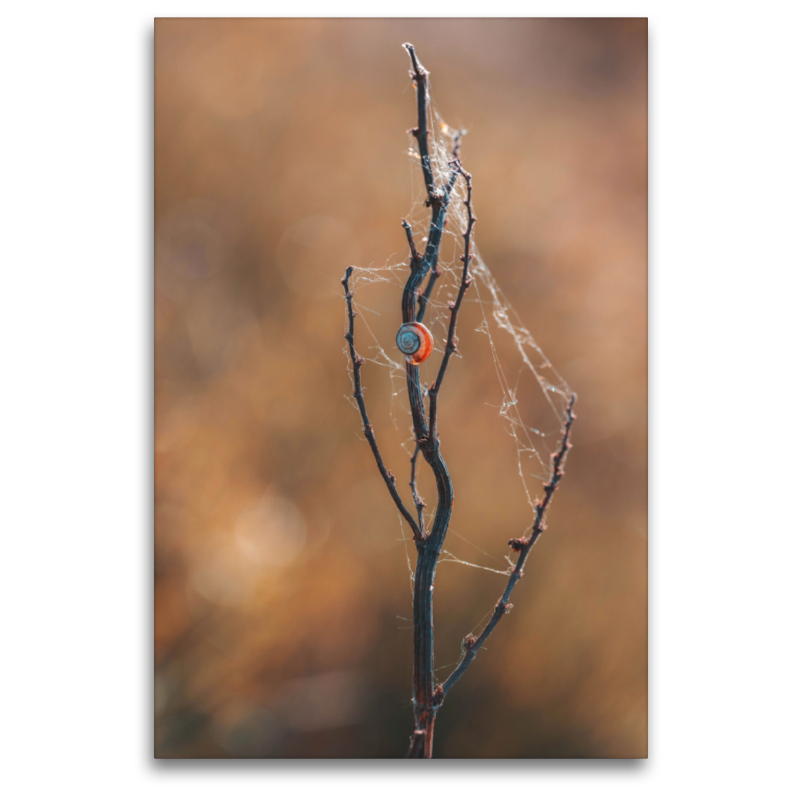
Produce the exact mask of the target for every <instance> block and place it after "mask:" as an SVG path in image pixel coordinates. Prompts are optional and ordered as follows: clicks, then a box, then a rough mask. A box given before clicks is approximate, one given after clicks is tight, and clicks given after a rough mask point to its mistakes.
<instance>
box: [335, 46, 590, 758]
mask: <svg viewBox="0 0 800 800" xmlns="http://www.w3.org/2000/svg"><path fill="white" fill-rule="evenodd" d="M404 47H405V48H406V50H407V51H408V54H409V56H410V58H411V66H412V70H411V77H412V79H413V81H414V85H415V87H416V96H417V127H416V128H414V129H413V130H412V131H411V133H412V134H413V135H414V136H415V137H416V139H417V145H418V148H419V155H420V164H421V166H422V175H423V179H424V181H425V189H426V193H427V199H426V202H425V205H426V206H427V207H429V208H430V209H431V221H430V228H429V232H428V238H427V242H426V245H425V251H424V253H420V252H419V251H418V250H417V248H416V245H415V243H414V236H413V232H412V230H411V226H410V225H409V223H408V222H407V221H406V220H402V225H403V229H404V230H405V234H406V238H407V240H408V247H409V252H410V261H409V275H408V279H407V280H406V284H405V287H404V290H403V298H402V319H403V323H413V322H420V321H422V319H423V317H424V315H425V311H426V309H427V306H428V303H429V301H430V298H431V295H432V292H433V290H434V287H435V285H436V281H437V280H438V278H439V277H440V275H441V271H440V270H439V268H438V260H439V249H440V246H441V241H442V235H443V232H444V226H445V223H446V220H447V212H448V208H449V204H450V198H451V195H452V192H453V189H454V187H455V184H456V181H457V180H458V178H459V177H461V178H462V179H463V180H464V182H465V184H466V188H467V196H466V200H464V205H465V206H466V210H467V226H466V229H465V231H464V232H463V238H464V252H463V255H462V256H461V261H462V263H463V268H462V271H461V281H460V284H459V288H458V294H457V296H456V299H455V300H454V301H452V302H450V303H449V307H450V323H449V327H448V332H447V339H446V341H445V350H444V355H443V356H442V361H441V363H440V365H439V370H438V373H437V376H436V380H435V381H434V383H433V384H432V385H431V386H430V387H429V388H428V390H427V392H425V391H424V390H423V387H422V385H421V384H420V377H419V366H418V365H417V364H414V363H412V362H411V361H410V360H408V359H407V360H406V385H407V389H408V400H409V406H410V410H411V419H412V425H413V429H414V439H415V447H414V454H413V455H412V456H411V481H410V484H409V485H410V487H411V494H412V497H413V499H414V505H415V507H416V512H417V519H416V520H414V518H413V516H412V514H411V513H410V512H409V510H408V509H407V508H406V506H405V504H404V503H403V501H402V500H401V498H400V496H399V495H398V493H397V489H396V488H395V478H394V476H393V475H392V473H391V472H389V470H388V469H386V466H385V465H384V463H383V459H382V457H381V455H380V452H379V450H378V446H377V444H376V442H375V437H374V435H373V432H372V426H371V425H370V423H369V418H368V417H367V410H366V405H365V403H364V395H363V390H362V388H361V365H362V364H363V363H364V359H362V358H361V357H360V356H358V355H357V353H356V351H355V346H354V342H353V329H354V319H355V316H356V314H355V312H354V311H353V302H352V299H353V295H352V292H351V290H350V285H349V279H350V275H351V274H352V271H353V267H348V268H347V271H346V272H345V276H344V279H343V280H342V284H343V285H344V290H345V297H346V299H347V311H348V321H349V322H348V332H347V333H346V334H345V339H347V341H348V344H349V348H350V359H351V361H352V363H353V397H355V398H356V401H357V403H358V407H359V410H360V412H361V419H362V422H363V424H364V433H365V435H366V437H367V440H368V441H369V443H370V447H371V448H372V452H373V454H374V456H375V461H376V463H377V464H378V469H379V470H380V472H381V475H383V478H384V481H385V482H386V486H387V488H388V489H389V492H390V494H391V495H392V499H393V500H394V502H395V504H396V505H397V508H398V509H399V511H400V513H401V514H402V516H403V518H404V519H405V520H406V522H408V523H409V525H410V526H411V529H412V531H413V534H414V542H415V544H416V549H417V563H416V568H415V572H414V591H413V595H414V601H413V603H414V611H413V620H414V675H413V682H414V731H413V734H412V736H411V742H410V747H409V757H410V758H431V756H432V752H433V728H434V723H435V721H436V714H437V712H438V710H439V708H440V706H441V704H442V702H443V701H444V697H445V695H446V694H447V692H448V691H449V690H450V689H451V688H452V687H453V685H454V684H455V683H456V681H458V679H459V678H460V677H461V675H463V674H464V672H465V670H466V669H467V668H468V667H469V665H470V664H471V663H472V661H473V660H474V658H475V655H476V653H477V651H478V650H479V649H480V647H481V646H482V645H483V644H484V642H485V641H486V639H487V638H488V637H489V635H490V634H491V633H492V631H493V630H494V628H495V626H496V625H497V623H498V622H499V620H500V618H501V617H502V616H503V614H505V613H507V612H508V610H509V609H510V608H511V606H510V604H509V602H508V601H509V597H510V596H511V592H512V591H513V589H514V586H515V585H516V583H517V581H518V580H519V579H520V577H521V576H522V569H523V567H524V565H525V561H526V559H527V557H528V554H529V553H530V551H531V548H532V547H533V545H534V544H535V543H536V540H537V539H538V538H539V536H540V535H541V533H542V531H543V530H544V528H545V526H544V518H545V514H546V512H547V509H548V506H549V504H550V500H551V498H552V496H553V493H554V492H555V490H556V487H557V486H558V482H559V481H560V480H561V477H562V476H563V469H562V468H563V464H564V459H565V457H566V454H567V450H568V449H569V447H570V446H571V445H570V443H569V435H570V430H571V427H572V423H573V421H574V419H575V417H574V415H573V406H574V404H575V396H574V395H573V396H572V398H571V399H570V402H569V405H568V407H567V411H566V416H565V422H564V428H563V431H562V440H561V446H560V449H559V450H558V452H556V453H554V454H553V456H552V462H551V468H552V471H551V475H550V479H549V481H548V482H547V483H546V484H544V498H543V499H542V500H540V501H539V502H538V503H537V505H536V509H535V512H536V516H535V520H534V524H533V529H532V531H531V534H530V536H529V537H527V538H525V539H512V540H511V541H510V542H509V544H510V546H511V547H512V548H513V549H514V550H515V551H516V552H518V553H519V557H518V559H517V562H516V564H515V565H514V568H513V570H512V572H511V573H510V576H509V579H508V584H507V586H506V589H505V591H504V592H503V595H502V597H501V598H500V600H498V602H497V604H496V605H495V608H494V611H493V613H492V616H491V618H490V620H489V622H488V623H487V624H486V626H485V627H484V629H483V630H482V631H481V633H480V635H479V636H477V637H475V636H473V635H472V634H470V635H469V636H467V637H466V638H465V639H464V642H463V647H462V653H463V655H462V658H461V660H460V661H459V662H458V664H457V666H456V668H455V669H454V670H453V672H452V674H451V675H450V677H448V678H447V680H446V681H445V682H444V683H443V684H440V685H439V686H436V687H435V688H434V678H433V587H434V582H435V577H436V567H437V564H438V560H439V556H440V554H441V552H442V550H443V546H444V541H445V537H446V535H447V531H448V528H449V525H450V518H451V515H452V510H453V483H452V480H451V478H450V473H449V471H448V469H447V465H446V464H445V461H444V459H443V457H442V454H441V451H440V444H439V435H438V430H437V418H438V402H439V391H440V389H441V387H442V383H443V381H444V378H445V375H446V373H447V369H448V366H449V364H450V359H451V357H452V355H453V354H454V353H456V352H458V337H457V336H456V328H457V322H458V313H459V310H460V308H461V303H462V301H463V299H464V295H465V294H466V291H467V289H469V287H470V286H471V284H472V282H473V278H472V275H471V274H470V271H469V267H470V262H471V260H472V258H473V253H472V239H473V228H474V226H475V223H476V221H477V220H476V218H475V215H474V213H473V208H472V176H471V175H470V174H469V173H468V172H466V171H465V170H464V169H463V167H462V165H461V160H460V148H461V137H462V135H463V133H464V131H458V132H456V134H455V136H454V143H453V151H452V155H453V160H452V161H451V162H450V164H449V166H450V172H449V174H448V175H447V177H446V179H444V180H443V181H442V183H441V185H440V186H437V185H436V181H435V177H434V174H433V169H432V166H431V159H430V149H429V145H430V143H429V131H428V72H427V70H426V69H425V68H424V67H423V66H422V64H420V62H419V60H418V59H417V55H416V52H415V51H414V48H413V46H412V45H410V44H406V45H404ZM426 277H427V279H428V280H427V284H426V285H425V289H424V290H422V291H421V287H422V285H423V282H424V281H425V279H426ZM426 393H427V395H428V398H429V400H428V402H429V407H428V414H427V415H426V413H425V404H424V398H425V394H426ZM420 454H422V457H423V458H424V459H425V461H426V462H427V464H428V466H429V467H430V468H431V471H432V472H433V476H434V479H435V481H436V495H437V502H436V511H435V512H434V516H433V521H432V523H431V527H430V531H426V530H425V525H424V514H423V509H424V508H425V502H424V501H423V500H422V498H421V497H420V496H419V493H418V491H417V463H418V458H419V455H420Z"/></svg>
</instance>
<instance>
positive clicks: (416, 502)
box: [409, 445, 425, 530]
mask: <svg viewBox="0 0 800 800" xmlns="http://www.w3.org/2000/svg"><path fill="white" fill-rule="evenodd" d="M418 456H419V445H415V447H414V455H413V456H411V483H410V484H409V486H410V487H411V495H412V496H413V498H414V505H415V506H416V507H417V519H418V521H419V528H420V530H425V521H424V519H423V516H422V510H423V509H424V508H425V501H424V500H423V499H422V498H421V497H420V496H419V495H418V494H417V457H418Z"/></svg>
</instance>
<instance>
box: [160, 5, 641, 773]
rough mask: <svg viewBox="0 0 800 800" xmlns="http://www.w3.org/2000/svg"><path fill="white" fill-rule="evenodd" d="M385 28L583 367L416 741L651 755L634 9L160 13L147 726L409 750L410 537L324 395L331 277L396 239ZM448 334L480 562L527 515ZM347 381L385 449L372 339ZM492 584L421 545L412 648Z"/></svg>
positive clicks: (397, 60)
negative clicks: (557, 13) (490, 629)
mask: <svg viewBox="0 0 800 800" xmlns="http://www.w3.org/2000/svg"><path fill="white" fill-rule="evenodd" d="M406 41H411V42H413V43H414V45H415V46H416V48H417V52H418V53H419V55H420V58H421V60H422V62H423V63H424V65H425V66H426V67H427V68H428V69H429V70H430V72H431V76H432V94H433V98H434V102H435V104H436V107H437V109H438V110H439V111H440V112H441V113H442V115H443V116H444V117H445V119H447V121H448V122H450V123H451V124H452V125H454V126H457V127H466V128H468V129H469V135H468V136H467V137H466V138H465V140H464V145H463V150H462V155H463V159H464V163H465V166H466V168H467V169H469V171H470V172H471V173H472V175H473V181H474V186H475V190H474V201H475V209H476V213H477V216H478V219H479V224H478V226H477V228H476V236H477V241H478V243H479V247H480V251H481V254H482V256H483V258H484V260H485V261H486V263H487V264H488V265H489V267H490V268H491V269H492V272H493V274H494V276H495V277H496V278H497V280H498V281H499V282H500V284H501V286H503V288H504V290H505V292H506V294H508V295H509V296H510V297H512V298H513V302H514V305H515V308H516V310H517V311H518V312H519V314H520V316H521V318H522V319H523V320H524V321H525V322H526V324H527V326H528V327H529V328H530V329H531V331H532V333H533V334H534V336H535V337H536V338H537V341H538V342H539V344H541V345H542V347H543V349H544V351H545V352H546V353H547V355H548V356H549V357H550V359H551V360H552V361H553V363H554V364H555V365H556V367H557V368H558V369H559V371H560V372H561V374H562V375H563V376H564V378H565V379H566V380H567V381H568V382H569V384H570V385H571V386H572V387H573V388H574V390H575V391H576V392H577V394H578V397H579V400H578V405H577V414H578V421H577V423H576V426H575V431H574V438H573V442H574V447H573V450H572V452H571V454H570V459H569V462H568V465H567V469H566V473H567V474H566V477H565V479H564V481H563V482H562V486H561V488H560V489H559V492H558V494H557V495H556V497H555V500H554V503H553V510H552V513H551V516H550V519H549V529H548V531H547V533H546V535H545V536H543V537H542V540H541V541H540V542H539V543H538V544H537V546H536V548H535V550H534V551H533V553H532V555H531V558H530V560H529V562H528V567H527V569H526V574H525V577H524V579H523V580H522V581H521V583H520V584H519V586H518V588H517V590H516V592H515V595H514V598H513V600H514V610H513V612H512V613H511V614H510V615H508V616H507V617H506V618H504V620H503V621H502V623H501V624H500V626H499V627H498V629H497V631H496V632H495V633H494V635H493V637H492V639H490V641H489V643H488V646H487V650H486V651H485V652H482V653H481V654H480V655H479V656H478V658H477V659H476V661H475V663H474V664H473V666H472V667H471V668H470V670H469V672H468V673H467V674H466V676H465V677H464V678H463V679H462V680H461V682H460V683H459V684H458V685H457V687H456V688H454V689H453V691H452V692H451V694H450V695H449V696H448V698H447V701H446V703H445V705H444V706H443V708H442V711H441V712H440V715H439V717H438V719H437V724H436V740H435V745H434V748H435V754H436V755H437V756H439V757H487V758H500V757H592V758H603V757H623V758H629V757H641V756H644V755H646V752H647V539H646V534H647V404H646V403H647V398H646V392H647V340H646V335H647V297H646V291H647V22H646V20H642V19H592V20H578V19H573V20H557V19H550V20H535V19H534V20H529V19H517V20H474V19H470V20H444V19H439V20H419V19H411V20H397V19H395V20H377V19H371V20H326V19H313V20H312V19H309V20H288V19H287V20H283V19H280V20H278V19H269V20H189V19H164V20H157V22H156V36H155V348H156V356H155V368H156V378H155V407H156V418H155V434H156V436H155V459H156V462H155V463H156V468H155V481H156V485H155V498H156V523H155V574H156V577H155V661H156V664H155V669H156V678H155V688H156V697H155V704H156V732H155V748H156V755H158V756H161V757H209V758H231V757H274V758H283V757H301V758H302V757H307V758H321V757H334V758H349V757H369V758H371V757H399V756H403V755H405V751H406V748H407V743H408V737H409V735H410V733H411V724H412V714H411V646H412V642H411V631H410V629H409V623H408V621H407V620H408V618H409V617H410V591H409V574H408V563H407V560H406V548H405V546H404V544H403V542H402V541H400V536H401V532H400V526H399V524H398V521H397V514H396V511H395V509H394V506H393V505H392V502H391V500H390V498H389V496H388V494H387V493H386V491H385V487H384V486H383V484H382V482H381V478H380V476H379V474H378V472H377V470H376V468H375V464H374V461H373V460H372V456H371V453H370V451H369V447H368V446H367V444H366V442H365V441H364V439H363V435H362V434H361V431H360V422H359V419H358V415H357V413H356V412H355V411H354V410H353V408H352V406H351V405H350V404H349V402H348V400H347V395H348V394H349V393H350V391H351V389H350V384H349V376H348V372H347V360H346V357H345V355H344V353H343V344H344V342H343V339H342V334H343V332H344V303H343V300H342V296H341V285H340V280H341V277H342V274H343V272H344V268H345V267H346V266H347V265H348V264H356V265H361V266H367V265H369V264H370V263H377V264H382V263H385V262H386V260H387V259H388V258H390V257H393V255H394V257H395V260H396V259H397V258H401V257H402V256H398V255H397V254H402V252H403V248H404V246H405V237H404V235H403V232H402V229H401V228H400V225H399V220H400V217H401V216H403V215H404V214H407V213H408V212H409V209H410V205H411V200H412V198H413V197H415V196H417V195H415V194H414V188H415V187H414V184H413V182H412V178H411V175H410V168H409V158H408V156H407V150H408V147H409V137H408V134H407V132H406V131H407V130H408V129H409V128H411V127H412V126H413V125H414V124H415V119H414V95H413V88H412V86H411V81H410V79H409V77H408V61H407V56H406V53H405V52H404V51H403V50H402V48H401V45H402V43H403V42H406ZM415 179H416V178H415ZM298 232H299V233H298ZM309 232H310V233H309ZM397 307H398V309H399V297H398V298H397ZM387 324H388V323H387ZM465 324H466V323H465ZM391 325H394V323H393V322H392V323H391V324H390V327H391ZM395 327H396V325H395ZM356 335H357V337H358V335H359V334H358V330H357V333H356ZM388 344H389V343H387V346H388ZM466 365H467V362H466V360H457V361H456V362H455V363H454V364H453V365H451V368H450V373H451V374H450V375H449V376H448V381H452V383H451V384H448V390H449V391H451V392H452V394H450V395H449V396H448V397H443V399H442V405H441V412H440V413H441V414H442V419H443V420H445V419H446V420H447V422H446V423H445V422H444V421H443V423H442V425H443V434H442V447H443V450H444V451H445V452H446V454H447V459H448V464H449V465H450V468H451V472H452V473H453V479H454V483H455V488H456V507H455V517H454V526H455V527H456V528H457V530H458V531H459V532H460V534H463V536H464V538H465V539H466V540H467V542H468V544H465V549H464V550H462V551H461V555H462V556H463V557H464V558H465V559H467V558H468V559H470V560H474V559H478V560H479V562H480V563H484V564H494V565H495V566H496V563H494V562H492V561H490V560H488V559H489V558H490V557H496V559H500V560H502V558H503V556H504V555H505V554H506V553H507V552H508V548H507V545H506V542H507V540H508V539H509V538H510V537H511V536H518V535H520V533H521V532H522V528H523V527H524V525H525V524H526V522H527V518H526V517H525V509H524V505H520V504H519V483H518V481H517V480H515V472H516V465H515V463H514V462H513V459H512V460H511V461H508V460H504V458H501V456H502V455H503V450H502V448H503V447H504V446H506V445H503V444H498V445H497V447H498V449H497V451H496V452H495V451H494V450H493V448H494V447H495V440H496V438H497V437H496V436H495V435H494V433H493V432H492V431H491V430H490V429H488V428H484V427H482V426H480V425H476V424H474V423H473V417H471V416H470V414H471V413H472V412H471V406H474V405H476V404H484V405H485V403H484V400H483V398H482V397H481V387H482V381H481V379H482V376H481V375H480V374H475V373H474V371H473V372H470V370H469V369H467V368H466ZM364 381H365V384H366V385H367V387H368V401H369V403H370V406H371V408H373V409H374V410H375V416H376V420H375V426H376V434H377V436H378V439H379V441H380V442H381V443H382V446H383V442H384V441H385V442H386V447H385V454H386V458H387V462H389V466H390V468H392V469H393V470H394V471H395V472H398V473H400V472H403V474H405V473H404V471H405V469H406V466H405V463H403V462H401V460H400V459H401V458H402V451H401V450H400V448H399V445H398V444H397V441H396V439H397V437H396V434H395V432H394V429H393V427H392V425H391V422H390V419H389V417H388V414H387V413H385V408H387V407H388V404H389V385H388V382H387V381H386V379H385V376H384V375H381V371H380V370H379V369H377V367H375V366H374V365H372V364H370V363H368V364H367V365H366V366H365V369H364ZM401 399H402V398H401ZM445 425H446V426H447V427H446V428H445V427H444V426H445ZM489 467H490V468H489ZM506 468H507V470H508V471H507V473H506V472H505V470H506ZM470 547H473V548H474V549H473V550H472V551H471V550H470ZM476 550H480V551H481V552H485V553H487V554H489V556H485V555H481V553H478V554H477V555H476V552H475V551H476ZM412 556H413V554H412ZM481 559H482V560H481ZM503 584H504V581H503V578H502V577H501V576H499V575H496V574H494V573H490V572H486V571H480V570H473V569H470V568H468V567H465V566H462V565H458V564H453V563H445V564H442V566H441V567H440V570H439V573H438V575H437V593H436V605H435V611H436V647H437V664H439V665H440V666H441V667H444V666H446V665H448V664H451V663H452V662H454V661H456V660H457V658H458V655H459V646H460V642H461V639H462V637H463V636H464V635H465V634H466V633H468V632H469V631H470V630H472V629H473V628H474V627H475V626H477V625H478V624H479V623H480V621H481V619H482V618H483V617H484V615H485V614H486V612H487V611H489V610H490V609H491V607H492V605H493V603H494V602H495V600H496V599H497V597H498V596H499V594H500V593H501V591H502V586H503ZM446 672H447V671H446V670H445V671H444V675H446ZM440 677H441V676H440Z"/></svg>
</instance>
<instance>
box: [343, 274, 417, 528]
mask: <svg viewBox="0 0 800 800" xmlns="http://www.w3.org/2000/svg"><path fill="white" fill-rule="evenodd" d="M352 274H353V267H348V268H347V269H346V270H345V273H344V278H342V286H344V296H345V299H346V300H347V318H348V329H347V333H345V335H344V338H345V339H346V340H347V344H348V346H349V349H350V360H351V362H352V363H353V397H355V399H356V402H357V403H358V410H359V411H360V412H361V421H362V422H363V423H364V435H365V436H366V437H367V441H368V442H369V446H370V447H371V448H372V454H373V455H374V456H375V462H376V463H377V465H378V469H379V470H380V473H381V475H382V476H383V480H384V481H385V483H386V487H387V488H388V489H389V494H390V495H391V496H392V500H394V503H395V505H396V506H397V508H398V510H399V511H400V513H401V514H402V515H403V518H404V519H405V520H406V522H407V523H408V524H409V525H410V526H411V530H412V531H413V533H414V539H415V540H418V539H421V538H422V531H421V529H420V527H419V526H418V525H417V523H416V521H415V520H414V517H413V516H411V513H410V512H409V510H408V509H407V508H406V506H405V503H403V501H402V499H401V498H400V495H399V494H398V493H397V488H396V487H395V477H394V475H392V473H391V472H390V471H389V470H388V469H386V465H385V464H384V463H383V457H382V456H381V453H380V450H378V443H377V442H376V441H375V434H374V433H373V431H372V425H371V424H370V421H369V416H368V415H367V404H366V403H365V402H364V390H363V389H362V387H361V365H362V364H363V363H364V359H363V358H361V356H359V355H358V354H357V353H356V348H355V344H354V340H353V329H354V323H355V318H356V314H355V311H353V293H352V292H351V291H350V276H351V275H352Z"/></svg>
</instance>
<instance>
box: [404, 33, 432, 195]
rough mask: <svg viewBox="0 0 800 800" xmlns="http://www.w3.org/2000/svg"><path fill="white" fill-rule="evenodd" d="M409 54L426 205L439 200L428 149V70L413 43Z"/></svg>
mask: <svg viewBox="0 0 800 800" xmlns="http://www.w3.org/2000/svg"><path fill="white" fill-rule="evenodd" d="M403 47H405V49H406V50H408V55H409V56H410V57H411V67H412V70H411V77H412V79H413V80H414V84H415V86H416V87H417V127H416V128H412V130H411V133H412V134H413V135H414V136H415V137H416V139H417V143H418V145H419V158H420V161H421V162H422V175H423V177H424V178H425V189H426V190H427V192H428V199H427V201H426V205H432V204H434V203H435V202H436V200H437V195H436V186H435V184H434V182H433V170H432V169H431V156H430V151H429V149H428V71H427V70H426V69H425V67H423V66H422V64H420V63H419V61H417V54H416V53H415V52H414V45H413V44H408V43H407V44H404V45H403Z"/></svg>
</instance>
